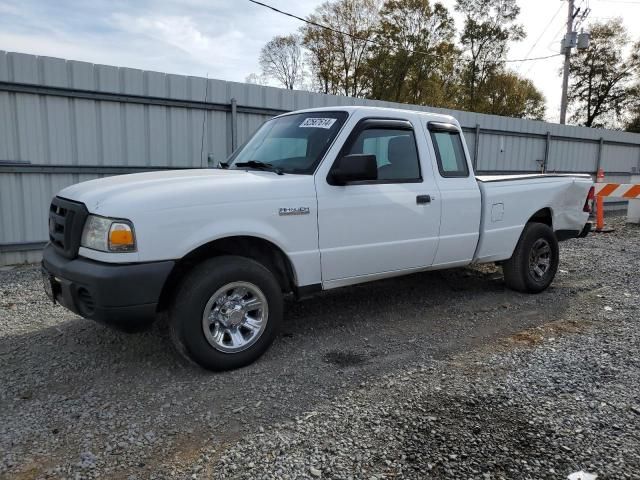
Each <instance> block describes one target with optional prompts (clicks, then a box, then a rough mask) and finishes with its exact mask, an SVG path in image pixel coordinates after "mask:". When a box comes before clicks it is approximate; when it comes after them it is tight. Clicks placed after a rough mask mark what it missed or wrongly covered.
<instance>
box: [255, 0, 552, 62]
mask: <svg viewBox="0 0 640 480" xmlns="http://www.w3.org/2000/svg"><path fill="white" fill-rule="evenodd" d="M249 1H250V2H251V3H255V4H256V5H260V6H261V7H265V8H268V9H269V10H273V11H274V12H276V13H279V14H281V15H286V16H287V17H291V18H295V19H296V20H300V21H301V22H304V23H307V24H309V25H313V26H314V27H318V28H322V29H324V30H328V31H330V32H333V33H337V34H338V35H345V36H347V37H351V38H353V39H354V40H360V41H361V42H365V43H370V44H371V45H377V46H379V47H384V48H389V45H385V44H383V43H381V42H377V41H375V40H371V39H369V38H362V37H358V36H357V35H353V34H352V33H349V32H343V31H342V30H338V29H336V28H333V27H330V26H328V25H323V24H321V23H317V22H314V21H313V20H308V19H306V18H303V17H299V16H298V15H294V14H293V13H289V12H285V11H283V10H280V9H278V8H276V7H272V6H271V5H267V4H266V3H262V2H259V1H258V0H249ZM394 48H397V49H399V50H405V51H407V52H409V53H416V54H419V55H431V54H430V53H428V52H421V51H420V50H411V49H408V48H403V47H394ZM559 55H561V54H560V53H557V54H555V55H548V56H546V57H537V58H519V59H512V60H503V62H505V63H513V62H529V61H534V60H544V59H547V58H552V57H557V56H559Z"/></svg>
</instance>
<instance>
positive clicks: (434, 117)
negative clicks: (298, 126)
mask: <svg viewBox="0 0 640 480" xmlns="http://www.w3.org/2000/svg"><path fill="white" fill-rule="evenodd" d="M309 112H347V113H348V114H349V115H351V114H352V113H355V112H365V113H368V114H370V115H376V116H380V115H384V113H385V112H392V113H394V114H401V115H402V114H403V115H407V114H410V115H418V116H420V117H422V118H424V119H425V120H428V121H433V122H442V123H452V124H454V125H458V126H460V124H459V123H458V121H457V120H456V118H455V117H452V116H451V115H445V114H442V113H432V112H424V111H421V110H411V109H408V108H407V109H404V108H387V107H365V106H358V105H349V106H342V105H340V106H339V105H336V106H334V107H317V108H305V109H303V110H295V111H291V112H287V113H284V114H282V115H279V116H284V115H291V114H292V113H309Z"/></svg>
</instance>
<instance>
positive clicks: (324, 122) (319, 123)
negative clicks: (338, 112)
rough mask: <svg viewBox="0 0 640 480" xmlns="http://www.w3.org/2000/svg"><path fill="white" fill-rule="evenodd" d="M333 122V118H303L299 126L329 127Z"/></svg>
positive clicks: (334, 121)
mask: <svg viewBox="0 0 640 480" xmlns="http://www.w3.org/2000/svg"><path fill="white" fill-rule="evenodd" d="M334 123H336V119H335V118H305V119H304V121H303V122H302V123H301V124H300V128H331V125H333V124H334Z"/></svg>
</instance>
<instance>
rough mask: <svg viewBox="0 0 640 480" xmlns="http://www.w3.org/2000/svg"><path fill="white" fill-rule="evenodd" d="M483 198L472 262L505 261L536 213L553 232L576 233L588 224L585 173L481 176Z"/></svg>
mask: <svg viewBox="0 0 640 480" xmlns="http://www.w3.org/2000/svg"><path fill="white" fill-rule="evenodd" d="M476 178H477V180H478V186H479V187H480V193H481V195H482V214H481V219H480V240H479V242H478V247H477V249H476V253H475V256H474V261H475V262H479V263H483V262H495V261H501V260H506V259H508V258H509V257H510V256H511V254H512V252H513V250H514V249H515V246H516V243H517V242H518V239H519V237H520V233H521V232H522V230H523V228H524V225H525V224H526V223H527V222H528V221H529V219H531V218H532V217H533V216H534V215H536V214H537V213H538V212H544V213H545V214H546V215H549V216H550V218H551V223H552V225H551V226H552V228H553V230H554V231H555V232H558V231H562V232H567V233H570V232H575V233H576V234H578V233H579V232H580V231H581V230H582V228H583V227H584V224H585V223H586V221H587V217H588V213H585V212H584V211H583V207H584V202H585V200H586V197H587V194H588V192H589V188H591V186H592V185H593V181H592V179H591V176H590V175H587V174H523V175H480V176H477V177H476Z"/></svg>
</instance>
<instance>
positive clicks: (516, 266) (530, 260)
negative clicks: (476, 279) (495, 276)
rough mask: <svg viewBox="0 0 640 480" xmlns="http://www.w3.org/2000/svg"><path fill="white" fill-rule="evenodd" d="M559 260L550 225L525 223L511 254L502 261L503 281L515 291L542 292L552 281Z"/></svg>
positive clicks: (556, 243) (554, 237)
mask: <svg viewBox="0 0 640 480" xmlns="http://www.w3.org/2000/svg"><path fill="white" fill-rule="evenodd" d="M559 260H560V250H559V248H558V240H557V238H556V236H555V234H554V233H553V230H552V229H551V227H549V226H548V225H545V224H543V223H528V224H527V225H525V227H524V231H523V232H522V235H521V236H520V240H519V241H518V245H517V246H516V249H515V251H514V252H513V255H512V256H511V258H510V259H509V260H507V261H506V262H505V263H504V264H503V265H502V271H503V273H504V281H505V283H506V285H507V287H509V288H511V289H513V290H517V291H519V292H526V293H539V292H542V291H543V290H545V289H546V288H547V287H548V286H549V285H551V282H553V279H554V278H555V276H556V272H557V271H558V263H559Z"/></svg>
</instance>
